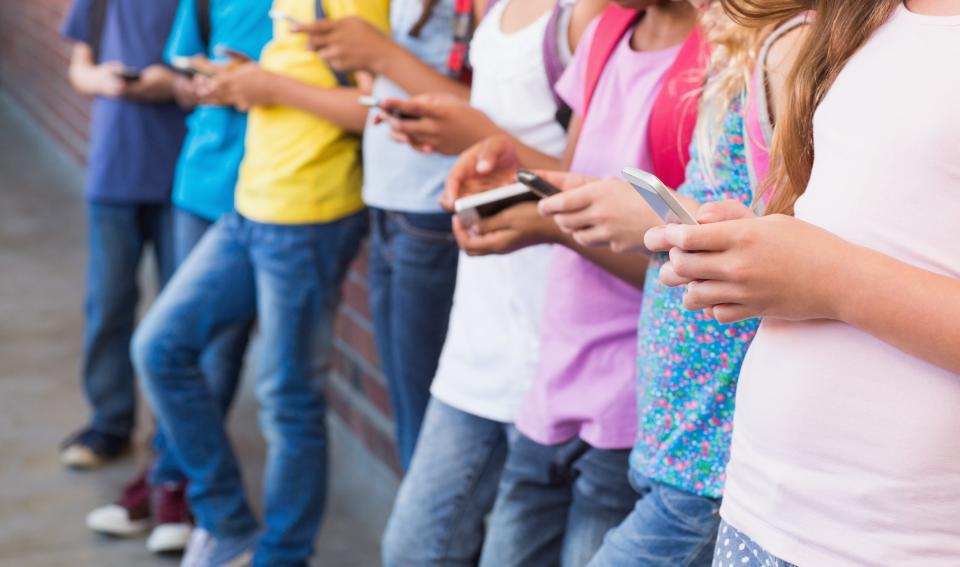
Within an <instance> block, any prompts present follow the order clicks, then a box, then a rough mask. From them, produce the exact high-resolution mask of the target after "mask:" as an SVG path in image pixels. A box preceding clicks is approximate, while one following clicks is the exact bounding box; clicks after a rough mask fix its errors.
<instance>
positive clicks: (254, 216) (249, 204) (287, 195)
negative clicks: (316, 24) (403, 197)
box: [236, 0, 389, 224]
mask: <svg viewBox="0 0 960 567" xmlns="http://www.w3.org/2000/svg"><path fill="white" fill-rule="evenodd" d="M388 4H389V2H388V0H325V1H324V7H325V8H326V12H327V17H329V18H331V19H333V18H342V17H345V16H352V15H357V16H360V17H362V18H364V19H365V20H367V21H369V22H370V23H372V24H374V25H375V26H377V27H379V28H381V29H384V30H386V29H387V27H388V25H389V23H388V22H389V6H388ZM274 8H275V9H277V10H282V11H284V12H286V13H287V14H289V15H290V16H292V17H294V18H296V19H298V20H301V21H313V20H315V19H316V15H315V12H316V9H315V4H314V0H275V2H274ZM260 65H262V66H263V68H264V69H266V70H267V71H271V72H274V73H277V74H280V75H284V76H287V77H290V78H293V79H296V80H298V81H301V82H303V83H307V84H310V85H316V86H319V87H326V88H336V87H337V81H336V78H335V77H334V75H333V73H332V71H331V70H330V68H329V67H327V64H326V63H324V61H323V60H321V59H320V58H319V57H317V54H316V53H315V52H313V51H309V50H308V49H307V47H306V36H304V35H303V34H294V33H290V31H289V26H288V24H287V23H286V22H284V21H283V20H278V21H277V22H276V23H275V24H274V39H273V41H271V42H270V43H269V44H267V46H266V47H265V48H264V50H263V54H262V55H261V57H260ZM362 176H363V172H362V168H361V165H360V140H359V138H358V137H357V136H355V135H353V134H349V133H347V132H345V131H343V130H342V129H341V128H340V127H338V126H337V125H335V124H333V123H332V122H329V121H327V120H324V119H322V118H319V117H317V116H315V115H313V114H310V113H307V112H303V111H301V110H297V109H295V108H291V107H286V106H272V107H255V108H253V109H252V110H251V111H250V114H249V118H248V122H247V139H246V153H245V155H244V159H243V163H242V164H241V165H240V178H239V180H238V181H237V193H236V207H237V212H239V213H240V214H241V215H243V216H244V217H247V218H249V219H251V220H254V221H257V222H263V223H271V224H308V223H319V222H330V221H334V220H337V219H340V218H343V217H345V216H347V215H350V214H353V213H355V212H357V211H359V210H360V209H362V208H363V201H362V200H361V198H360V187H361V184H362Z"/></svg>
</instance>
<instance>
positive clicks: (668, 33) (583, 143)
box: [451, 2, 696, 565]
mask: <svg viewBox="0 0 960 567" xmlns="http://www.w3.org/2000/svg"><path fill="white" fill-rule="evenodd" d="M624 4H626V5H627V6H628V7H630V8H640V9H645V13H644V15H643V16H642V17H635V16H634V15H633V14H631V22H637V23H636V24H635V25H632V26H631V28H630V30H629V32H628V33H626V34H625V35H624V36H623V37H622V39H620V40H619V41H617V43H616V44H615V45H613V46H612V47H613V51H612V55H611V57H610V58H609V60H608V62H607V63H606V66H605V67H604V68H603V73H602V74H601V75H600V77H599V82H598V83H597V84H596V88H595V90H593V91H592V92H591V93H590V95H591V96H592V97H593V103H592V104H591V105H590V106H587V103H586V100H585V98H586V93H585V91H586V90H587V83H588V78H587V75H588V60H589V59H591V57H590V53H591V49H592V48H593V45H594V41H596V40H594V39H593V38H594V37H598V36H597V35H596V30H597V27H596V25H594V26H593V27H592V28H591V30H590V31H588V32H587V34H586V35H585V37H584V41H583V42H582V44H581V47H580V49H579V50H578V52H577V54H576V56H575V57H574V62H573V64H572V65H571V67H570V68H569V69H568V70H567V72H566V74H565V75H564V77H563V79H562V80H561V81H560V83H559V85H558V91H559V92H560V94H561V95H562V96H563V98H564V99H565V100H566V101H567V102H568V103H570V106H571V107H572V108H573V111H574V119H573V122H572V124H571V131H572V132H575V133H577V134H578V137H573V138H572V140H571V142H572V143H575V150H574V151H573V156H572V162H571V166H570V167H571V170H573V171H575V172H577V173H585V174H591V175H616V174H618V173H619V170H620V169H621V168H622V167H623V165H624V164H628V163H637V160H638V158H639V160H640V163H641V164H642V165H643V166H646V167H647V168H649V167H650V165H649V164H650V162H651V152H650V148H649V146H648V144H647V140H648V138H647V136H646V132H647V128H646V125H647V124H648V121H649V118H650V109H651V107H652V106H653V104H654V101H655V100H656V99H657V98H658V95H659V93H661V92H663V91H666V90H667V89H666V87H664V89H663V91H661V85H662V83H663V77H664V75H665V73H666V72H667V70H668V69H670V68H671V66H672V65H673V63H674V61H675V58H676V56H677V54H678V52H679V51H680V44H682V43H684V41H685V38H686V37H687V36H688V34H689V33H690V31H691V29H692V27H693V25H694V22H695V20H696V12H695V10H694V9H693V8H692V7H691V6H690V5H688V4H686V3H668V2H664V3H653V2H631V3H624ZM608 10H622V8H611V9H608ZM602 17H603V16H601V18H602ZM627 100H629V101H631V103H630V104H629V105H627V104H625V101H627ZM588 110H589V115H587V111H588ZM584 116H586V119H583V117H584ZM571 147H574V146H572V145H571ZM485 151H488V150H483V149H478V150H476V152H480V153H482V152H485ZM476 152H474V155H471V153H470V152H468V155H466V156H464V157H463V158H462V159H461V162H462V163H466V164H471V165H472V164H473V163H474V160H475V157H476ZM510 155H512V154H510V152H509V151H505V150H503V148H501V150H500V151H498V152H494V155H493V159H490V160H489V161H490V162H492V163H496V164H497V165H496V167H494V168H493V169H494V171H492V172H487V173H486V175H487V176H492V177H498V173H497V172H498V170H505V171H510V170H512V169H514V168H515V163H514V162H515V160H514V159H511V158H510V157H509V156H510ZM477 175H478V174H477V172H476V171H474V170H473V168H472V167H462V168H458V169H457V170H456V171H455V172H454V175H452V176H451V183H452V184H454V185H456V186H458V187H457V188H460V186H463V185H465V184H466V182H467V181H469V180H470V179H471V178H472V177H475V176H477ZM454 176H456V178H454ZM525 215H532V217H533V219H536V217H537V214H536V211H535V209H534V208H533V207H529V208H527V209H526V210H523V209H521V207H512V208H511V209H508V210H507V211H505V212H504V213H501V214H500V215H498V216H497V217H494V218H492V219H489V221H486V222H483V223H481V225H480V228H479V232H480V234H479V235H477V236H466V237H465V240H466V246H467V250H468V251H472V252H474V253H489V252H491V251H498V250H502V249H506V250H509V249H511V248H513V247H515V246H517V242H523V243H526V242H527V241H529V240H530V239H531V229H530V228H529V227H534V226H539V225H538V224H537V223H539V222H542V220H543V219H539V220H533V219H530V220H528V218H524V216H525ZM552 230H553V231H554V232H559V230H558V229H557V228H556V226H555V225H554V227H553V229H552ZM551 238H553V239H554V241H556V242H558V243H563V244H564V246H563V247H556V248H555V250H554V257H553V259H552V265H551V275H550V277H549V280H548V281H549V282H550V283H549V286H548V290H547V292H546V300H545V301H546V305H547V307H546V308H545V310H544V319H543V322H542V333H543V334H542V337H541V345H542V346H541V355H540V364H539V372H538V375H537V377H536V379H535V381H534V384H533V387H532V389H531V392H530V393H529V394H528V396H527V398H526V400H525V402H524V405H523V407H522V410H521V414H520V416H519V418H518V420H517V428H518V429H519V431H520V433H521V434H522V435H520V436H519V437H518V439H517V440H516V441H515V442H513V443H511V446H510V452H509V454H508V457H507V463H506V466H505V469H504V474H503V478H502V480H501V484H500V488H499V494H498V497H497V502H496V504H495V506H494V510H493V514H492V516H491V519H490V527H489V533H488V536H487V540H486V542H485V545H484V554H483V559H482V564H483V565H522V564H563V565H583V564H586V563H587V562H588V561H589V560H590V558H591V557H592V556H593V555H594V553H595V551H596V550H597V548H598V547H599V546H600V544H601V542H602V539H603V536H604V534H605V533H606V532H607V530H609V529H610V528H612V527H614V526H616V525H617V524H618V523H619V522H620V521H621V520H622V519H623V518H624V517H625V516H626V515H627V514H628V513H629V512H630V508H631V505H632V503H633V501H634V500H635V494H634V493H633V490H632V489H631V487H630V485H629V483H628V482H627V475H626V472H627V468H628V462H627V457H628V454H629V449H628V448H629V447H630V445H631V444H632V443H633V440H634V433H635V427H636V420H635V417H634V416H635V411H636V409H635V408H636V401H635V400H636V398H635V396H634V393H633V390H634V387H635V386H634V381H635V372H634V368H635V360H636V341H635V339H634V332H635V329H636V318H637V316H638V310H639V305H640V300H641V294H640V292H639V290H637V289H635V288H634V287H632V286H631V285H630V284H628V283H627V282H626V281H621V280H620V279H617V278H615V277H614V275H613V273H612V270H614V269H617V268H616V266H617V265H618V264H619V272H617V273H618V275H620V277H622V278H624V279H627V281H632V282H635V284H636V285H637V286H639V285H640V284H642V281H643V277H644V273H645V267H646V266H645V264H646V263H645V261H644V258H643V257H642V256H638V255H617V254H613V253H612V252H610V251H609V250H606V251H602V252H603V254H601V253H600V251H598V250H597V249H588V248H584V247H580V246H578V245H577V244H576V243H575V242H574V241H573V240H572V239H569V238H565V235H562V234H560V236H556V235H553V236H551ZM611 256H612V257H613V258H611ZM624 265H625V266H626V268H624ZM602 267H603V268H606V269H603V268H602Z"/></svg>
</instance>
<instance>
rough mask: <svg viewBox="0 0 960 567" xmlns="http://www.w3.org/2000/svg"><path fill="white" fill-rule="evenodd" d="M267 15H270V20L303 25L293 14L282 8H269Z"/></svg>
mask: <svg viewBox="0 0 960 567" xmlns="http://www.w3.org/2000/svg"><path fill="white" fill-rule="evenodd" d="M261 13H262V12H261ZM267 15H268V16H270V19H271V20H283V21H285V22H287V23H288V24H292V25H295V26H299V25H303V22H301V21H300V20H298V19H296V18H294V17H293V16H291V15H290V14H288V13H286V12H284V11H283V10H270V11H269V12H267Z"/></svg>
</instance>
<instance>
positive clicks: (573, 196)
mask: <svg viewBox="0 0 960 567" xmlns="http://www.w3.org/2000/svg"><path fill="white" fill-rule="evenodd" d="M592 204H593V198H592V195H590V193H588V192H586V191H579V190H576V189H573V190H570V191H564V192H563V193H560V194H559V195H554V196H552V197H547V198H546V199H542V200H541V201H540V214H541V215H543V216H545V217H548V216H551V215H560V214H568V213H573V212H577V211H582V210H584V209H586V208H587V207H589V206H590V205H592Z"/></svg>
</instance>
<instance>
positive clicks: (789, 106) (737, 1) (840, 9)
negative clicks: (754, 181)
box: [721, 0, 900, 214]
mask: <svg viewBox="0 0 960 567" xmlns="http://www.w3.org/2000/svg"><path fill="white" fill-rule="evenodd" d="M721 3H722V4H723V7H724V10H725V11H726V12H727V14H729V15H730V17H731V18H732V19H733V20H734V21H736V22H738V23H740V24H742V25H744V26H747V27H753V28H763V27H766V26H769V25H771V24H774V23H776V22H781V21H784V20H787V19H789V18H792V17H794V16H797V15H799V14H802V13H804V12H809V11H814V12H815V15H814V17H813V19H812V21H811V24H810V27H809V32H808V34H807V38H806V40H805V42H804V44H803V47H802V49H801V51H800V55H799V57H798V58H797V62H796V63H795V64H794V67H793V69H791V70H790V73H789V75H788V78H787V84H788V85H790V87H789V89H788V92H787V101H786V107H785V109H784V112H783V114H782V115H781V117H780V119H779V120H778V121H777V127H776V129H775V130H774V136H773V144H772V146H771V152H770V174H769V176H768V178H767V181H766V183H765V184H764V187H765V190H766V191H768V192H769V191H771V190H770V189H768V188H776V189H775V190H774V191H772V192H771V194H770V195H769V197H770V201H769V203H768V204H767V207H766V211H767V213H783V214H793V206H794V204H795V203H796V201H797V199H798V198H799V197H800V195H802V194H803V192H804V191H805V190H806V188H807V183H808V182H809V181H810V171H811V169H812V168H813V156H814V147H813V115H814V112H815V111H816V109H817V107H818V106H819V105H820V102H821V101H823V97H824V96H825V95H826V93H827V91H828V90H830V87H831V86H832V85H833V82H834V80H836V78H837V75H838V74H839V73H840V71H841V69H843V67H844V65H846V63H847V61H849V60H850V58H851V57H852V56H853V54H854V53H856V52H857V50H858V49H860V47H861V46H862V45H863V44H864V43H865V42H866V41H867V39H868V38H869V37H870V36H871V35H872V34H873V32H874V31H876V29H877V28H878V27H880V26H881V25H883V23H884V22H886V21H887V20H888V19H889V18H890V15H891V14H892V13H893V11H894V9H896V7H897V5H898V4H899V3H900V0H871V1H859V0H850V1H843V2H841V1H838V0H807V1H802V0H721Z"/></svg>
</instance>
